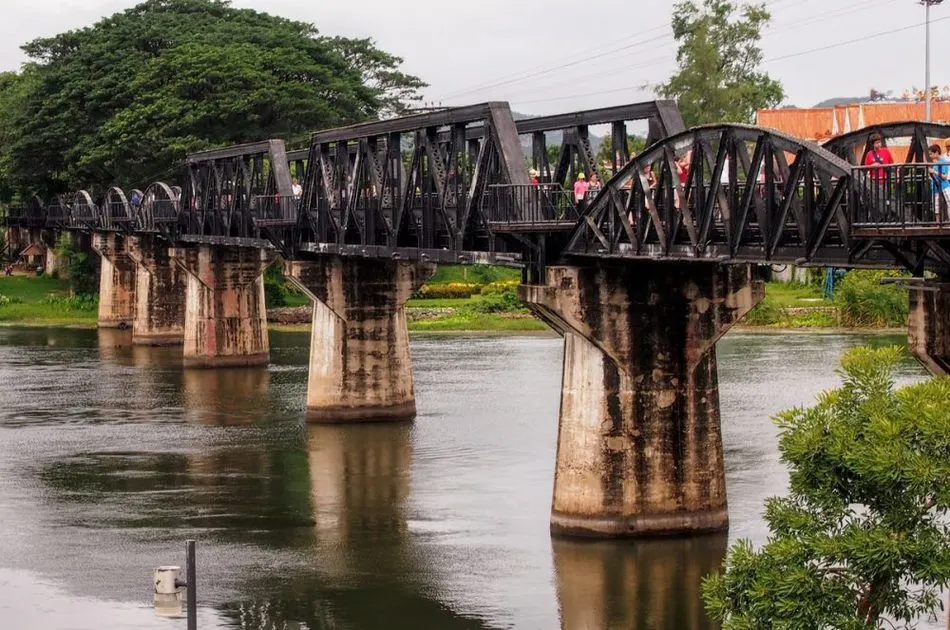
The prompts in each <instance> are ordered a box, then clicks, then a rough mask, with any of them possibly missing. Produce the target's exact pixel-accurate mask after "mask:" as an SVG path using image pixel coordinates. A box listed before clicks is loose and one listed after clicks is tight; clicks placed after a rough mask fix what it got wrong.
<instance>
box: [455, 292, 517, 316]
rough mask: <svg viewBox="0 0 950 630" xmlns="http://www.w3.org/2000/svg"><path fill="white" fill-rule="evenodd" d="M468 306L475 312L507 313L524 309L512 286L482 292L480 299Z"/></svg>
mask: <svg viewBox="0 0 950 630" xmlns="http://www.w3.org/2000/svg"><path fill="white" fill-rule="evenodd" d="M469 308H471V309H472V310H474V311H475V312H476V313H508V312H512V311H518V310H522V309H524V304H522V303H521V300H519V299H518V292H517V290H516V289H515V288H514V287H509V288H507V289H504V290H501V291H492V292H489V293H484V292H483V297H482V299H480V300H478V301H477V302H474V303H472V304H471V305H470V306H469Z"/></svg>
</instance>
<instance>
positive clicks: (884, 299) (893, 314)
mask: <svg viewBox="0 0 950 630" xmlns="http://www.w3.org/2000/svg"><path fill="white" fill-rule="evenodd" d="M901 275H903V274H902V273H900V272H897V271H850V272H848V273H847V274H846V275H845V276H844V278H842V279H841V282H840V283H839V284H838V286H837V288H836V289H835V303H836V304H837V306H838V310H839V314H840V318H841V323H842V324H843V325H845V326H854V327H869V326H873V327H886V326H903V325H905V324H906V323H907V312H908V304H907V291H906V290H905V289H901V288H899V287H896V286H894V285H892V284H889V285H882V284H881V279H883V278H886V277H896V276H901Z"/></svg>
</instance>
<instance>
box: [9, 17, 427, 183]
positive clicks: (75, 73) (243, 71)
mask: <svg viewBox="0 0 950 630" xmlns="http://www.w3.org/2000/svg"><path fill="white" fill-rule="evenodd" d="M23 49H24V50H25V51H26V53H27V55H28V56H29V57H30V59H31V60H33V62H34V63H33V65H31V66H28V67H27V71H26V73H25V74H27V75H29V76H28V77H27V78H23V79H16V78H10V77H5V78H4V79H0V85H2V81H7V82H13V84H14V85H15V86H17V89H15V90H13V91H12V92H11V93H10V94H8V93H7V90H0V94H3V96H0V194H2V192H3V190H4V187H6V188H11V187H16V188H19V189H21V190H30V191H41V192H45V193H47V194H49V193H53V192H59V191H62V190H67V189H72V188H76V187H80V186H82V187H86V186H90V185H92V184H97V185H100V186H102V185H106V184H110V183H119V184H121V185H124V186H131V185H137V186H140V187H141V186H145V185H146V184H148V183H150V182H151V181H153V180H154V179H158V178H162V177H167V176H169V175H170V174H172V173H173V172H174V170H175V169H176V168H177V165H178V164H179V163H180V162H181V160H182V158H183V157H184V155H185V154H186V153H187V152H190V151H196V150H201V149H206V148H210V147H214V146H221V145H227V144H235V143H241V142H249V141H255V140H260V139H262V138H274V137H278V138H284V139H286V140H289V141H291V142H293V141H295V140H300V141H303V140H304V139H306V138H307V137H308V133H309V132H310V131H312V130H314V129H318V128H325V127H330V126H334V125H340V124H345V123H351V122H356V121H361V120H366V119H371V118H376V117H378V116H381V115H386V114H388V113H392V112H399V111H402V110H403V109H404V108H405V107H406V106H407V102H408V101H411V100H413V99H415V98H416V97H417V91H418V89H419V88H421V87H423V86H424V84H423V83H422V82H421V81H420V80H419V79H417V78H416V77H412V76H409V75H406V74H403V73H401V72H400V71H399V70H398V68H399V66H400V65H401V62H402V60H401V59H399V58H398V57H393V56H391V55H389V54H387V53H385V52H383V51H381V50H379V49H377V48H375V47H374V45H373V43H372V42H371V41H370V40H368V39H346V38H340V37H333V38H328V37H323V36H320V35H319V34H318V32H317V30H316V28H315V27H314V26H313V25H311V24H306V23H303V22H295V21H292V20H287V19H284V18H280V17H275V16H271V15H268V14H265V13H258V12H256V11H253V10H250V9H237V8H233V7H231V6H230V3H229V2H226V1H224V0H147V1H146V2H143V3H141V4H139V5H137V6H135V7H133V8H131V9H127V10H126V11H124V12H121V13H116V14H115V15H113V16H111V17H108V18H105V19H103V20H101V21H100V22H98V23H97V24H95V25H94V26H91V27H88V28H84V29H80V30H77V31H70V32H67V33H63V34H61V35H57V36H55V37H50V38H42V39H37V40H35V41H33V42H30V43H29V44H27V45H25V46H24V47H23ZM4 106H9V109H8V111H6V112H4V111H3V110H4V109H5V107H4Z"/></svg>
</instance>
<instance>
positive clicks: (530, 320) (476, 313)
mask: <svg viewBox="0 0 950 630" xmlns="http://www.w3.org/2000/svg"><path fill="white" fill-rule="evenodd" d="M882 275H883V273H882V272H856V273H852V274H848V275H847V276H845V278H844V279H843V280H842V281H841V282H840V284H839V286H838V288H837V290H836V296H835V299H834V300H827V299H825V298H824V297H823V295H822V289H821V287H820V286H817V285H812V284H778V283H769V284H767V285H766V297H765V299H764V300H763V301H762V302H761V303H760V304H759V305H758V306H756V307H755V308H754V309H753V310H752V312H750V313H749V314H748V315H747V316H746V317H745V318H744V319H743V320H742V321H741V322H740V323H739V326H740V327H741V328H742V329H744V330H760V331H763V332H767V331H780V330H815V331H818V330H822V331H836V332H840V331H846V330H855V331H868V330H893V329H897V328H901V327H903V326H905V325H906V319H907V294H906V292H905V291H903V290H901V289H898V288H896V287H894V286H881V284H880V279H881V276H882ZM519 278H520V274H519V271H518V270H516V269H506V268H501V267H453V266H444V267H441V268H440V269H439V271H438V272H437V273H436V275H435V276H434V277H433V278H432V279H430V280H429V282H427V283H426V284H425V285H424V286H423V287H422V288H420V290H419V291H418V292H417V293H416V294H415V295H414V296H413V297H412V299H410V300H409V302H408V304H407V315H408V320H409V329H410V330H411V331H416V332H450V331H457V332H460V331H473V332H528V331H544V330H548V327H547V326H546V325H545V324H544V323H542V322H541V321H539V320H537V319H535V318H534V317H533V316H532V315H531V313H530V312H529V311H528V310H527V309H526V308H525V307H524V305H523V304H521V303H520V302H519V301H518V298H517V285H518V282H519ZM275 286H277V288H276V289H275V288H274V287H275ZM267 290H268V296H267V303H268V306H273V305H274V304H273V303H274V301H277V299H276V298H279V300H280V301H281V302H282V304H283V305H286V306H289V307H294V306H308V305H309V300H308V299H307V298H306V297H305V296H304V295H302V294H301V293H299V292H298V291H296V290H294V289H293V288H292V287H289V286H286V285H285V284H284V283H278V284H276V285H275V283H274V282H269V283H268V286H267ZM278 291H279V293H277V292H278ZM97 310H98V304H97V301H96V298H95V297H94V296H79V297H73V296H71V295H70V291H69V287H68V284H67V283H66V282H65V281H63V280H59V279H56V278H50V277H42V278H37V277H35V276H29V275H19V276H13V277H0V325H8V326H77V327H93V326H95V325H96V316H97ZM307 317H308V315H307V314H306V313H305V314H304V315H303V319H301V320H299V321H306V319H307ZM278 321H280V320H278ZM272 327H276V328H278V329H284V330H294V329H306V328H309V325H308V324H302V325H295V324H292V323H291V324H289V325H284V324H276V325H274V324H272Z"/></svg>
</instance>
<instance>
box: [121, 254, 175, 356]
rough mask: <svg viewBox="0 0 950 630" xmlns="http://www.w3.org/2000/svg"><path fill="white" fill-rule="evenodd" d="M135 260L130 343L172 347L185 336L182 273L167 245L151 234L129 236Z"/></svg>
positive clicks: (132, 256) (132, 255) (131, 255)
mask: <svg viewBox="0 0 950 630" xmlns="http://www.w3.org/2000/svg"><path fill="white" fill-rule="evenodd" d="M129 256H130V257H131V258H132V260H133V261H134V263H135V267H136V269H135V316H134V318H133V321H132V343H133V344H135V345H142V346H174V345H180V344H182V343H184V338H185V290H186V285H187V282H186V276H185V273H184V272H183V271H181V269H179V268H178V265H177V264H175V261H174V260H172V257H171V253H170V251H169V248H168V244H167V243H165V242H163V241H162V240H160V239H159V238H158V237H156V236H153V235H143V236H139V237H137V238H134V239H132V242H131V243H130V247H129Z"/></svg>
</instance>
